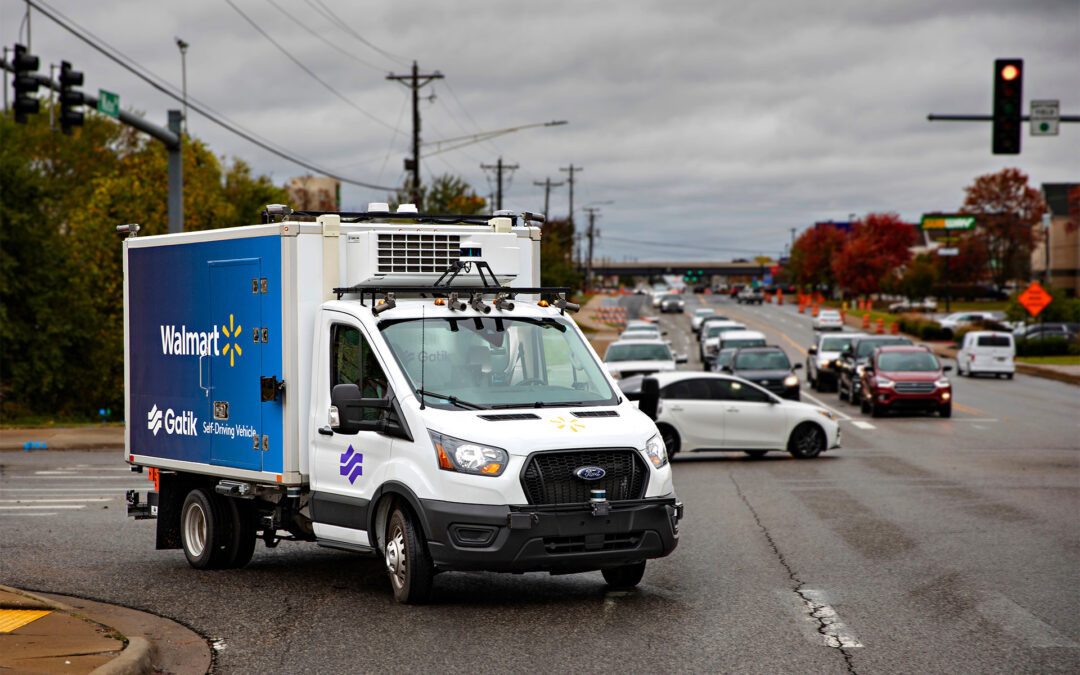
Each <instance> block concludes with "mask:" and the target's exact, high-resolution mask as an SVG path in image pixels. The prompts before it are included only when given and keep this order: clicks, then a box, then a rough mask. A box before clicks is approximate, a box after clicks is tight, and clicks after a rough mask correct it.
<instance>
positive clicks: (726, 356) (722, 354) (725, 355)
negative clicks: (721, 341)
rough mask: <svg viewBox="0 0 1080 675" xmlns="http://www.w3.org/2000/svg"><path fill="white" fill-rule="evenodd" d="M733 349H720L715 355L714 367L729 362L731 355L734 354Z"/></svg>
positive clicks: (720, 366) (728, 363) (722, 365)
mask: <svg viewBox="0 0 1080 675" xmlns="http://www.w3.org/2000/svg"><path fill="white" fill-rule="evenodd" d="M735 351H736V350H734V349H721V350H720V351H719V353H717V355H716V367H717V368H723V367H724V366H727V365H730V364H731V357H732V356H735Z"/></svg>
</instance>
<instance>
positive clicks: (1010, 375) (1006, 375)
mask: <svg viewBox="0 0 1080 675" xmlns="http://www.w3.org/2000/svg"><path fill="white" fill-rule="evenodd" d="M1012 378H1013V374H1012V373H1005V379H1006V380H1011V379H1012Z"/></svg>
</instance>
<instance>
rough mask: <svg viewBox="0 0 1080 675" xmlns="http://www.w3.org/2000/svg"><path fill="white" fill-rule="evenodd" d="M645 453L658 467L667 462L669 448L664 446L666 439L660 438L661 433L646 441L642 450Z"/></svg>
mask: <svg viewBox="0 0 1080 675" xmlns="http://www.w3.org/2000/svg"><path fill="white" fill-rule="evenodd" d="M642 452H643V453H645V458H646V459H648V460H649V461H650V462H652V465H653V466H655V467H656V468H657V469H659V468H661V467H663V466H664V465H665V464H667V448H666V447H665V446H664V439H662V438H660V434H656V435H655V436H653V437H652V438H650V439H649V440H648V442H646V443H645V449H644V450H642Z"/></svg>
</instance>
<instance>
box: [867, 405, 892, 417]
mask: <svg viewBox="0 0 1080 675" xmlns="http://www.w3.org/2000/svg"><path fill="white" fill-rule="evenodd" d="M887 412H889V407H888V406H884V405H878V404H877V403H871V404H870V416H871V417H881V416H882V415H884V414H885V413H887Z"/></svg>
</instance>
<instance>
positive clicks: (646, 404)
mask: <svg viewBox="0 0 1080 675" xmlns="http://www.w3.org/2000/svg"><path fill="white" fill-rule="evenodd" d="M659 406H660V383H659V382H657V381H656V379H655V378H652V377H646V378H645V379H644V380H642V381H641V398H640V399H638V409H640V410H641V412H643V413H645V414H646V415H648V416H649V419H651V420H653V421H655V420H656V415H657V409H658V408H659Z"/></svg>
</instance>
